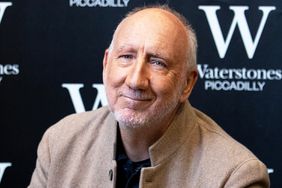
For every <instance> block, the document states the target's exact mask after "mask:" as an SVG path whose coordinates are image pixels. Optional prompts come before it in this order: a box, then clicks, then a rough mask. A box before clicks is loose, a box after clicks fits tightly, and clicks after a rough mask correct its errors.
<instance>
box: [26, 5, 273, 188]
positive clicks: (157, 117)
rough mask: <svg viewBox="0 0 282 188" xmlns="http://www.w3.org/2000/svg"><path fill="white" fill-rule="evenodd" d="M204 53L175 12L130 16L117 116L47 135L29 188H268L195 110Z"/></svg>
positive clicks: (120, 49)
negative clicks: (200, 57) (199, 53)
mask: <svg viewBox="0 0 282 188" xmlns="http://www.w3.org/2000/svg"><path fill="white" fill-rule="evenodd" d="M196 47H197V44H196V37H195V34H194V32H193V30H192V28H191V27H190V26H189V25H188V24H187V23H186V21H185V19H184V18H183V17H182V16H181V15H179V14H178V13H176V12H174V11H172V10H170V9H169V8H167V7H154V8H143V9H139V10H135V11H133V12H131V13H130V14H129V15H128V16H127V17H126V18H125V19H124V20H123V21H122V22H121V23H120V24H119V25H118V27H117V29H116V31H115V33H114V35H113V39H112V42H111V45H110V47H109V49H107V50H106V52H105V56H104V60H103V67H104V69H103V80H104V85H105V89H106V94H107V99H108V103H109V106H108V107H103V108H101V109H98V110H97V111H93V112H86V113H81V114H76V115H71V116H69V117H66V118H65V119H63V120H61V121H60V122H59V123H57V124H56V125H54V126H52V127H51V128H49V129H48V130H47V132H46V133H45V135H44V136H43V139H42V141H41V143H40V145H39V148H38V159H37V164H36V169H35V171H34V173H33V176H32V180H31V183H30V186H29V187H32V188H40V187H51V188H56V187H58V188H61V187H66V188H71V187H74V188H78V187H95V188H96V187H101V188H107V187H143V188H147V187H152V188H165V187H168V188H182V187H193V188H199V187H209V188H210V187H269V179H268V175H267V170H266V167H265V166H264V164H263V163H262V162H260V161H259V160H258V159H257V158H256V157H255V156H254V155H253V154H252V153H251V152H250V151H248V150H247V149H246V148H245V147H244V146H242V145H241V144H239V143H238V142H236V141H235V140H233V139H232V138H231V137H230V136H229V135H227V134H226V133H225V132H224V131H223V130H222V129H221V128H220V127H219V126H218V125H217V124H216V123H215V122H213V121H212V120H211V119H210V118H209V117H207V116H206V115H204V114H203V113H201V112H200V111H198V110H196V109H195V108H193V107H192V106H191V105H190V104H189V102H188V101H187V98H188V97H189V95H190V93H191V91H192V88H193V86H194V84H195V82H196V79H197V69H196Z"/></svg>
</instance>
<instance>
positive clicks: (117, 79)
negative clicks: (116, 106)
mask: <svg viewBox="0 0 282 188" xmlns="http://www.w3.org/2000/svg"><path fill="white" fill-rule="evenodd" d="M125 77H126V71H124V70H121V69H120V68H119V67H115V66H109V67H107V69H106V71H105V75H104V80H105V81H106V84H107V85H108V86H109V87H114V88H115V87H119V86H121V85H122V83H123V81H124V80H125Z"/></svg>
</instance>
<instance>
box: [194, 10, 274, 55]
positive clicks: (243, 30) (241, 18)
mask: <svg viewBox="0 0 282 188" xmlns="http://www.w3.org/2000/svg"><path fill="white" fill-rule="evenodd" d="M199 9H200V10H203V11H204V12H205V14H206V17H207V20H208V23H209V26H210V28H211V32H212V35H213V39H214V42H215V45H216V47H217V51H218V54H219V57H220V58H224V57H225V54H226V51H227V49H228V46H229V44H230V41H231V38H232V36H233V33H234V30H235V28H236V25H238V28H239V31H240V34H241V37H242V40H243V43H244V46H245V49H246V52H247V55H248V58H249V59H252V58H253V56H254V54H255V51H256V48H257V45H258V42H259V40H260V37H261V34H262V31H263V29H264V26H265V23H266V20H267V18H268V15H269V13H270V12H271V11H273V10H275V9H276V8H275V7H274V6H260V7H259V8H258V9H259V10H261V11H262V13H263V15H262V18H261V21H260V24H259V27H258V30H257V33H256V36H255V38H254V40H253V39H252V36H251V32H250V29H249V26H248V23H247V20H246V16H245V11H246V10H248V9H249V7H247V6H230V7H229V9H230V10H232V11H233V12H234V17H233V21H232V23H231V26H230V29H229V31H228V34H227V37H226V39H224V38H223V34H222V31H221V27H220V24H219V21H218V18H217V15H216V11H217V10H220V6H199Z"/></svg>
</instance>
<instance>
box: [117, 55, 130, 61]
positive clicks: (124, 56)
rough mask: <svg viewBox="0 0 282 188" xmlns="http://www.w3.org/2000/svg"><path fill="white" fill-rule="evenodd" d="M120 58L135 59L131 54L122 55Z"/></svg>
mask: <svg viewBox="0 0 282 188" xmlns="http://www.w3.org/2000/svg"><path fill="white" fill-rule="evenodd" d="M119 58H122V59H127V60H129V59H133V55H131V54H123V55H120V56H119Z"/></svg>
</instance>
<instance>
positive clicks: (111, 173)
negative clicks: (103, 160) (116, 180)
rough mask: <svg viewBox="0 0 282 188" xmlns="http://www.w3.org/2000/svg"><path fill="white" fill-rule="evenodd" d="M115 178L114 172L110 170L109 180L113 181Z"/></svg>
mask: <svg viewBox="0 0 282 188" xmlns="http://www.w3.org/2000/svg"><path fill="white" fill-rule="evenodd" d="M113 176H114V173H113V170H112V169H111V170H109V179H110V180H111V181H112V180H113Z"/></svg>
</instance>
